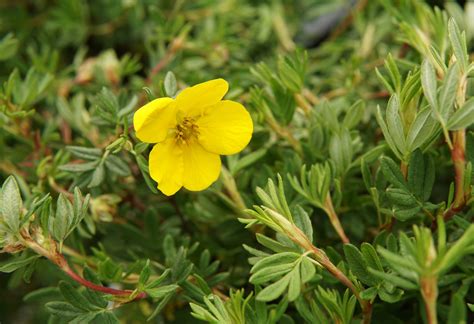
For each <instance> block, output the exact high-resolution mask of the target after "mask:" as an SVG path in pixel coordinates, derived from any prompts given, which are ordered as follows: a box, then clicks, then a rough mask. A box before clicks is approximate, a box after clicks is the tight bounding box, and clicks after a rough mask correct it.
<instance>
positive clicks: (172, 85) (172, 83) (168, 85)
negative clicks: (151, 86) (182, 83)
mask: <svg viewBox="0 0 474 324" xmlns="http://www.w3.org/2000/svg"><path fill="white" fill-rule="evenodd" d="M164 86H165V92H166V95H167V96H168V97H174V95H175V94H176V91H178V86H177V82H176V77H175V75H174V73H173V72H171V71H168V72H167V73H166V76H165V81H164Z"/></svg>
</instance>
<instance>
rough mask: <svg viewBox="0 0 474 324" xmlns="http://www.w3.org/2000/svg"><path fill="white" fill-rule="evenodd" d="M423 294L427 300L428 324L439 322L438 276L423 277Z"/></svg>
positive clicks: (425, 300)
mask: <svg viewBox="0 0 474 324" xmlns="http://www.w3.org/2000/svg"><path fill="white" fill-rule="evenodd" d="M421 295H422V296H423V300H424V302H425V310H426V319H427V321H428V324H437V323H438V318H437V316H436V299H437V298H438V283H437V278H436V277H424V278H421Z"/></svg>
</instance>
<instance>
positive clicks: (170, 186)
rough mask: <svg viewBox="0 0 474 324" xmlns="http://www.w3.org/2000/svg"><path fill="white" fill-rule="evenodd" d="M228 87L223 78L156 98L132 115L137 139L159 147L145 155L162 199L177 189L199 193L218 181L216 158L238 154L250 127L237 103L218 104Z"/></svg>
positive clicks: (251, 128) (248, 134) (247, 139)
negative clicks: (148, 155) (172, 95)
mask: <svg viewBox="0 0 474 324" xmlns="http://www.w3.org/2000/svg"><path fill="white" fill-rule="evenodd" d="M228 88H229V85H228V84H227V82H226V81H225V80H223V79H216V80H211V81H207V82H204V83H200V84H198V85H195V86H193V87H190V88H187V89H184V90H183V91H181V92H180V93H179V94H178V96H177V97H176V99H172V98H159V99H156V100H153V101H151V102H150V103H148V104H146V105H145V106H143V107H141V108H140V109H138V110H137V112H136V113H135V115H134V117H133V124H134V127H135V131H136V135H137V137H138V138H139V139H140V140H141V141H143V142H147V143H158V144H156V145H155V146H154V147H153V149H152V150H151V153H150V157H149V168H150V175H151V177H152V178H153V180H155V181H156V182H158V189H159V190H161V192H163V193H164V194H165V195H167V196H170V195H173V194H174V193H176V192H177V191H178V190H179V189H180V188H181V187H184V188H186V189H188V190H191V191H200V190H204V189H206V188H207V187H209V186H210V185H211V184H212V183H213V182H214V181H216V180H217V178H218V177H219V173H220V170H221V159H220V157H219V155H230V154H235V153H238V152H240V151H242V150H243V149H244V148H245V147H246V146H247V144H248V143H249V141H250V138H251V137H252V132H253V123H252V119H251V118H250V114H249V113H248V112H247V110H246V109H245V108H244V106H242V105H241V104H240V103H238V102H234V101H230V100H222V98H223V97H224V95H225V94H226V93H227V90H228Z"/></svg>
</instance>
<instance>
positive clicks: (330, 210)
mask: <svg viewBox="0 0 474 324" xmlns="http://www.w3.org/2000/svg"><path fill="white" fill-rule="evenodd" d="M324 211H325V212H326V214H327V215H328V216H329V220H330V221H331V224H332V227H333V228H334V229H335V230H336V232H337V234H338V235H339V237H340V238H341V241H342V242H343V243H344V244H345V243H350V240H349V238H348V237H347V236H346V233H345V232H344V229H343V228H342V225H341V222H340V221H339V217H338V216H337V214H336V211H335V210H334V206H333V204H332V199H331V195H330V194H329V193H328V195H327V196H326V201H325V202H324Z"/></svg>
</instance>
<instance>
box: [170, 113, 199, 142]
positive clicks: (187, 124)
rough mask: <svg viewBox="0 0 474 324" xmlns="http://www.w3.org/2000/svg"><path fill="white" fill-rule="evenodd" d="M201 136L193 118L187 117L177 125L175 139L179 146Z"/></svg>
mask: <svg viewBox="0 0 474 324" xmlns="http://www.w3.org/2000/svg"><path fill="white" fill-rule="evenodd" d="M198 135H199V127H198V126H197V125H196V123H195V120H194V119H193V118H189V117H185V118H183V119H182V120H181V122H180V123H179V124H178V125H176V132H175V139H176V142H177V143H179V144H188V143H189V142H190V141H191V140H193V139H196V138H197V137H198Z"/></svg>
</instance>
